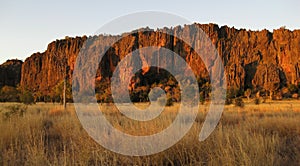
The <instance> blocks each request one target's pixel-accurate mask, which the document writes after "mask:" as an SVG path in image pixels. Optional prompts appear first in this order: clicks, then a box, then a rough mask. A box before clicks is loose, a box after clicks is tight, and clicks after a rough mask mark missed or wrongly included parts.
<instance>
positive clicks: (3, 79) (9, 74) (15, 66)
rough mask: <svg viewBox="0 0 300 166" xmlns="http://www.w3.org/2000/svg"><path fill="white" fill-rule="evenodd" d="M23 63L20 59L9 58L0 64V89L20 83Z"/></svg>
mask: <svg viewBox="0 0 300 166" xmlns="http://www.w3.org/2000/svg"><path fill="white" fill-rule="evenodd" d="M22 64H23V62H22V61H20V60H7V61H6V62H5V63H3V64H2V65H0V89H1V87H3V86H5V85H7V86H12V87H16V86H17V85H18V84H19V83H20V80H21V68H22Z"/></svg>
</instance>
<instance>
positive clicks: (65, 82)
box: [63, 77, 67, 110]
mask: <svg viewBox="0 0 300 166" xmlns="http://www.w3.org/2000/svg"><path fill="white" fill-rule="evenodd" d="M66 90H67V79H66V77H65V78H64V92H63V98H64V99H63V105H64V110H66V108H67V101H66Z"/></svg>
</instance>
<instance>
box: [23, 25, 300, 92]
mask: <svg viewBox="0 0 300 166" xmlns="http://www.w3.org/2000/svg"><path fill="white" fill-rule="evenodd" d="M196 26H199V27H201V28H202V29H203V31H204V32H205V33H206V34H207V35H208V37H210V39H211V41H212V42H213V44H214V45H215V46H216V49H217V51H218V52H219V55H220V56H221V58H222V60H223V63H224V66H225V67H224V68H225V76H226V78H227V83H228V87H229V88H233V89H241V90H244V89H247V88H254V89H255V88H256V89H262V88H264V89H266V87H268V86H269V87H270V86H271V87H272V88H273V89H274V90H277V89H278V88H280V87H284V86H286V85H287V84H298V83H299V82H300V70H299V69H300V30H294V31H290V30H287V29H284V28H281V29H278V30H274V32H273V33H271V32H269V31H267V30H262V31H250V30H249V31H247V30H245V29H240V30H238V29H235V28H230V27H227V26H222V27H219V26H218V25H216V24H192V25H185V26H184V27H180V26H178V27H174V28H171V29H168V28H164V29H161V30H157V31H152V30H149V31H148V32H139V31H136V33H133V34H130V35H128V36H126V37H124V38H122V39H121V40H120V41H118V42H117V43H115V44H114V45H113V47H111V48H110V49H108V51H107V53H106V55H105V56H104V58H103V60H102V62H101V63H100V65H99V66H100V67H99V69H98V74H97V76H96V80H102V79H104V78H107V77H110V76H111V75H112V72H113V71H114V70H115V68H116V66H117V65H118V62H119V61H120V60H121V59H122V58H124V57H125V56H126V55H127V54H129V53H131V52H132V51H134V50H136V49H138V48H142V47H144V46H158V47H164V48H167V49H170V50H172V51H174V52H175V53H177V54H179V55H180V56H182V58H184V59H185V60H186V61H187V63H188V64H189V65H190V66H191V68H192V69H193V71H194V72H195V74H196V76H197V77H200V78H206V79H208V72H207V70H206V67H205V65H204V64H203V61H207V62H211V64H213V63H214V61H215V57H214V56H211V57H207V59H203V61H202V60H201V59H199V58H195V57H197V56H195V52H194V51H193V49H191V48H190V47H189V46H187V45H186V44H185V43H184V42H183V41H181V40H179V39H177V38H175V37H174V36H170V35H167V34H166V33H164V32H165V31H169V32H171V33H173V34H176V35H178V36H187V39H188V40H190V41H191V43H194V46H195V45H196V44H197V42H198V40H199V39H198V38H197V35H198V34H199V32H197V31H196V30H195V29H196V28H195V27H196ZM120 37H121V36H103V35H100V36H93V37H90V38H89V39H90V40H94V41H95V42H94V43H93V44H90V45H88V46H87V47H89V50H90V51H91V52H90V53H92V54H95V55H97V54H99V50H101V49H105V48H106V46H108V44H109V43H110V41H112V40H114V39H118V38H120ZM86 40H87V37H76V38H66V39H63V40H57V41H54V42H52V43H50V44H49V45H48V48H47V50H46V51H45V52H44V53H35V54H33V55H32V56H31V57H29V58H27V59H26V60H25V62H24V64H23V66H22V79H21V85H22V86H26V87H28V88H30V89H31V90H32V91H40V92H42V93H43V94H47V93H49V92H50V91H51V89H52V88H53V86H55V85H56V84H57V83H58V82H59V81H61V80H62V79H63V77H64V73H66V75H67V77H68V79H69V81H70V82H71V77H72V73H73V69H74V63H75V60H76V58H77V56H78V53H79V51H80V48H81V46H82V45H83V43H84V42H85V41H86ZM97 43H98V44H97ZM99 43H101V45H99ZM202 47H203V48H205V43H204V45H203V46H202ZM85 49H86V48H85ZM89 60H90V61H91V63H92V62H93V61H96V60H97V59H95V58H93V57H92V58H89ZM141 61H143V60H142V59H141ZM159 61H160V63H172V64H174V66H176V63H177V62H175V61H172V60H168V59H164V58H161V59H159ZM79 62H80V60H79ZM128 70H130V68H128ZM178 70H181V69H178ZM147 71H149V69H147V67H145V72H147ZM89 73H90V71H88V70H87V71H86V74H87V75H88V74H89ZM77 81H82V80H77ZM271 83H272V85H271Z"/></svg>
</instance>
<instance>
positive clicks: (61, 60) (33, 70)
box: [21, 37, 86, 95]
mask: <svg viewBox="0 0 300 166" xmlns="http://www.w3.org/2000/svg"><path fill="white" fill-rule="evenodd" d="M85 40H86V37H76V38H69V37H66V38H65V39H64V40H56V41H54V42H52V43H50V44H49V45H48V47H47V50H46V51H45V52H43V53H35V54H33V55H31V56H30V57H29V58H27V59H26V60H25V62H24V64H23V66H22V79H21V86H23V87H27V88H29V89H30V90H31V91H33V92H37V91H38V92H40V93H42V95H47V94H49V92H51V90H52V88H53V87H54V86H55V85H57V84H58V83H59V82H60V81H62V80H63V79H64V76H66V77H68V78H69V79H71V76H72V71H73V68H74V64H75V61H76V57H77V55H78V53H79V49H80V48H81V46H82V44H83V42H84V41H85Z"/></svg>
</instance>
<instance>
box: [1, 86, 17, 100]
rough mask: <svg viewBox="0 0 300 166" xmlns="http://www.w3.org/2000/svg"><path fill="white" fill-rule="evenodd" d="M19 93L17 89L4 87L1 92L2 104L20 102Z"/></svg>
mask: <svg viewBox="0 0 300 166" xmlns="http://www.w3.org/2000/svg"><path fill="white" fill-rule="evenodd" d="M18 101H19V91H18V90H17V89H16V88H15V87H11V86H4V87H2V88H1V90H0V102H18Z"/></svg>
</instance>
